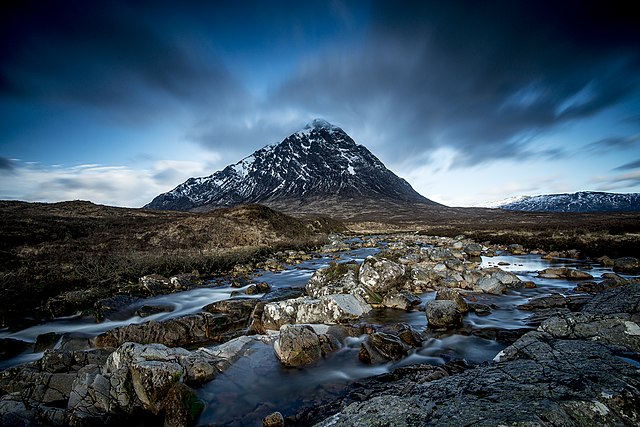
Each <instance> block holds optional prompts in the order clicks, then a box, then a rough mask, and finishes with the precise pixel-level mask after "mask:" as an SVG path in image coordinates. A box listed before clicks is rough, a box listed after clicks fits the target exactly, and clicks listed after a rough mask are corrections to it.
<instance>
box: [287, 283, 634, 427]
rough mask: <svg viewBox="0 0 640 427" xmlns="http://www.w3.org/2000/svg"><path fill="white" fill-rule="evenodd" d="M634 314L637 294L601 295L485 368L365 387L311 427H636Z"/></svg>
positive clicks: (413, 372) (408, 372)
mask: <svg viewBox="0 0 640 427" xmlns="http://www.w3.org/2000/svg"><path fill="white" fill-rule="evenodd" d="M639 310H640V286H638V285H628V286H623V287H619V288H615V289H611V290H609V291H605V292H603V293H601V294H598V295H597V296H596V297H594V298H593V300H592V301H590V302H589V303H588V304H586V305H585V307H584V308H583V310H582V311H581V312H580V313H570V314H568V315H566V316H562V317H552V318H550V319H549V320H547V321H546V322H545V323H544V324H543V326H542V327H541V329H540V330H538V331H533V332H529V333H527V334H526V335H524V336H523V337H522V338H520V339H519V340H518V341H516V342H515V343H514V344H513V345H511V346H510V347H507V348H506V349H505V350H503V351H502V352H501V353H500V354H499V355H498V356H497V357H496V359H495V362H494V363H492V364H490V365H485V366H479V367H476V368H473V369H468V370H466V371H464V372H462V373H459V374H457V375H452V376H448V373H447V372H444V371H443V372H440V371H439V370H442V369H441V368H435V367H431V368H429V367H428V366H427V365H422V368H420V367H415V368H411V369H406V368H405V369H399V370H398V371H397V372H396V373H394V374H393V375H394V377H393V378H392V380H390V379H389V375H385V376H383V377H382V378H380V379H377V378H374V379H371V380H365V381H363V382H362V383H363V384H361V385H360V387H359V388H357V389H356V390H353V392H352V393H350V394H347V396H346V397H344V398H343V399H342V400H339V401H336V402H332V403H331V404H329V405H326V406H325V412H324V413H323V412H322V410H316V413H315V419H316V420H320V419H322V418H325V419H324V420H323V421H320V422H319V423H317V424H316V426H319V427H328V426H335V427H345V426H382V425H394V426H424V425H429V426H462V425H474V426H496V425H519V426H594V427H595V426H637V425H639V424H640V369H639V366H640V364H639V363H638V360H640V355H639V354H638V350H639V348H638V340H639V339H640V327H639V326H638V322H639V321H640V311H639ZM425 372H432V373H436V372H440V373H441V375H432V376H431V377H428V376H427V377H425V375H424V373H425ZM363 390H371V392H365V393H363V392H362V391H363ZM336 410H337V411H339V412H337V413H336V414H335V415H332V416H329V417H328V418H326V417H327V416H328V415H330V414H331V412H336ZM323 415H324V416H323ZM291 420H292V421H293V422H294V423H295V422H296V421H298V422H300V421H302V420H304V417H303V416H301V415H300V414H298V415H297V416H295V417H291ZM308 421H309V419H308V418H307V419H306V420H304V421H302V422H304V423H305V424H306V423H307V422H308Z"/></svg>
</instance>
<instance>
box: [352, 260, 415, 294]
mask: <svg viewBox="0 0 640 427" xmlns="http://www.w3.org/2000/svg"><path fill="white" fill-rule="evenodd" d="M358 273H359V274H358V279H359V281H360V283H361V284H363V285H364V286H366V287H367V289H370V290H372V291H374V292H378V293H381V294H384V293H386V292H389V291H390V290H391V289H394V288H396V287H400V286H402V285H403V284H404V282H405V277H404V275H405V267H404V266H403V265H401V264H398V263H395V262H393V261H390V260H388V259H385V258H376V257H373V256H370V257H368V258H367V259H365V260H364V262H363V263H362V264H361V265H360V269H359V272H358Z"/></svg>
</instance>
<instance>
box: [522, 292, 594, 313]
mask: <svg viewBox="0 0 640 427" xmlns="http://www.w3.org/2000/svg"><path fill="white" fill-rule="evenodd" d="M591 298H592V297H591V296H589V295H568V296H564V295H561V294H551V295H546V296H542V297H538V298H533V299H531V300H530V301H529V302H527V303H525V304H522V305H520V306H519V307H518V308H519V309H520V310H528V311H533V310H543V309H548V308H568V309H569V310H571V311H578V310H580V309H581V308H582V307H583V306H584V305H585V304H586V303H587V302H588V301H589V300H590V299H591Z"/></svg>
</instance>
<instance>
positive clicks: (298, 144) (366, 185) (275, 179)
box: [145, 119, 437, 210]
mask: <svg viewBox="0 0 640 427" xmlns="http://www.w3.org/2000/svg"><path fill="white" fill-rule="evenodd" d="M326 197H332V198H336V197H338V198H341V199H344V200H350V199H376V200H378V199H381V198H382V199H388V200H392V201H394V202H404V203H425V204H432V205H437V203H435V202H432V201H431V200H429V199H427V198H425V197H423V196H422V195H420V194H418V193H417V192H416V191H415V190H414V189H413V188H412V187H411V185H409V183H407V182H406V181H405V180H403V179H402V178H399V177H398V176H396V175H395V174H394V173H393V172H391V171H390V170H389V169H387V168H386V167H385V166H384V164H382V162H381V161H380V160H378V158H377V157H375V156H374V155H373V154H371V152H370V151H369V150H367V149H366V148H365V147H364V146H362V145H358V144H356V143H355V142H354V141H353V139H351V137H349V135H347V134H346V133H345V132H344V131H343V130H342V129H340V128H339V127H336V126H333V125H332V124H330V123H328V122H326V121H324V120H319V119H317V120H314V121H313V122H311V123H309V124H308V125H307V126H305V127H304V128H303V129H302V130H300V131H299V132H296V133H294V134H293V135H291V136H289V137H287V138H285V139H284V140H283V141H282V142H280V143H279V144H276V145H271V146H266V147H264V148H262V149H260V150H258V151H256V152H255V153H253V154H252V155H250V156H248V157H245V158H244V159H242V160H240V161H239V162H238V163H236V164H233V165H229V166H227V167H226V168H224V169H222V170H221V171H218V172H215V173H214V174H213V175H210V176H207V177H202V178H190V179H188V180H187V181H185V182H184V183H182V184H180V185H178V186H177V187H176V188H174V189H173V190H171V191H169V192H167V193H163V194H160V195H159V196H157V197H156V198H154V199H153V201H151V203H149V204H148V205H146V206H145V207H146V208H151V209H164V210H207V209H214V208H218V207H226V206H233V205H238V204H246V203H262V204H265V205H271V206H277V207H282V206H286V204H287V203H289V202H291V203H296V204H297V205H301V204H302V205H304V204H305V203H309V202H312V201H313V202H317V201H318V200H322V199H323V198H326Z"/></svg>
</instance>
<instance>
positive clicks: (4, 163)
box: [0, 157, 16, 173]
mask: <svg viewBox="0 0 640 427" xmlns="http://www.w3.org/2000/svg"><path fill="white" fill-rule="evenodd" d="M15 168H16V164H15V162H14V161H13V160H11V159H8V158H6V157H0V173H3V172H4V173H7V172H12V171H13V170H14V169H15Z"/></svg>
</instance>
